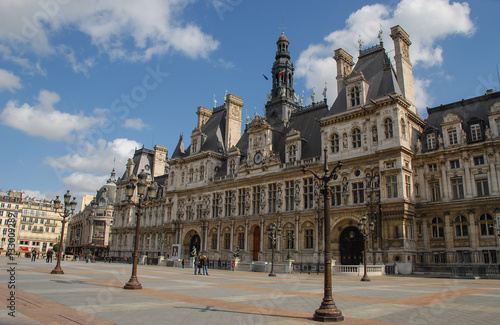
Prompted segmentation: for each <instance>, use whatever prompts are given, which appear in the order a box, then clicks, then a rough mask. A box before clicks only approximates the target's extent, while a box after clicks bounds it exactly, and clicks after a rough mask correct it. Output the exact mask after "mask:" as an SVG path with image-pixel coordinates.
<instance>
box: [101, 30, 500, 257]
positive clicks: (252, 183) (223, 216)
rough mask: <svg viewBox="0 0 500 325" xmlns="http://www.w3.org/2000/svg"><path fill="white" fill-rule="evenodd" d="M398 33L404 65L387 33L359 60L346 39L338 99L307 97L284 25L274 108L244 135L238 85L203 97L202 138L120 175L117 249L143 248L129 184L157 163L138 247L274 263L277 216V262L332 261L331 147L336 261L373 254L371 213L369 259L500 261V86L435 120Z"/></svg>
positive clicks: (144, 157) (144, 159) (147, 154)
mask: <svg viewBox="0 0 500 325" xmlns="http://www.w3.org/2000/svg"><path fill="white" fill-rule="evenodd" d="M391 31H392V34H391V37H392V38H393V40H394V42H395V46H396V48H397V49H398V50H397V51H396V57H395V66H396V69H395V68H394V67H393V66H392V64H391V61H390V59H389V58H388V56H387V53H386V52H385V49H384V47H383V44H382V43H380V44H377V45H375V46H373V47H372V48H370V49H366V50H361V51H360V53H359V57H358V61H357V63H356V64H354V61H353V59H352V56H351V55H350V54H348V53H347V52H345V51H344V50H342V49H339V50H337V51H335V56H334V58H335V60H337V67H338V69H337V81H338V83H339V85H338V87H337V89H338V97H337V98H336V100H335V101H334V103H333V104H332V105H328V103H327V98H326V91H325V92H324V96H323V99H322V100H320V101H317V99H315V97H314V93H313V94H312V95H311V104H310V105H308V106H304V104H303V95H302V98H301V97H300V96H299V95H298V94H296V93H295V91H294V89H293V73H294V67H293V64H292V63H291V61H290V54H289V51H288V46H289V44H290V43H289V41H288V39H287V38H286V37H285V36H284V35H281V37H280V38H279V39H278V41H277V48H278V49H277V52H276V57H275V62H274V64H273V66H272V71H271V73H272V76H273V77H272V89H271V93H270V94H269V95H268V97H267V98H268V101H267V103H266V105H265V112H266V113H265V116H263V117H261V116H259V115H257V114H256V115H255V117H254V118H252V119H249V118H248V117H247V123H246V125H245V130H244V132H243V133H242V135H241V136H240V129H239V127H240V126H239V123H238V116H236V115H235V112H236V113H238V114H240V115H241V107H242V106H243V100H242V99H241V98H239V97H236V96H234V95H231V94H229V95H227V96H226V97H225V101H224V104H223V105H221V106H219V107H215V108H214V109H213V110H209V109H206V108H204V107H199V108H198V111H197V114H198V118H197V123H196V120H194V122H195V123H194V124H195V125H196V127H195V129H194V130H193V133H192V137H191V145H190V146H189V147H188V148H186V147H185V145H184V141H183V138H182V136H181V138H180V140H179V143H178V145H177V147H176V148H175V150H174V153H173V154H172V157H171V158H170V159H168V157H165V161H166V162H167V163H164V166H165V174H164V175H160V174H159V173H158V172H156V170H157V169H156V168H155V166H152V165H154V164H155V162H156V161H158V155H159V154H161V156H162V157H163V155H167V154H168V153H167V152H166V150H164V149H165V148H163V147H161V148H156V147H155V150H148V149H145V148H142V149H139V150H136V152H135V155H134V157H133V158H132V159H130V160H129V162H128V164H127V171H126V172H125V174H124V175H123V177H121V178H120V179H119V180H118V181H117V203H116V205H115V211H114V226H113V242H112V244H111V248H110V255H111V256H114V257H120V258H123V257H130V256H131V253H132V249H133V245H132V244H133V241H134V236H135V222H136V214H135V212H136V211H135V206H133V205H131V204H129V203H128V202H127V200H126V197H125V186H126V185H127V184H128V183H130V182H136V181H137V175H138V174H139V173H140V172H141V171H142V170H144V171H145V172H146V173H148V174H149V176H148V182H152V181H155V182H157V183H158V185H159V186H160V190H159V191H158V195H157V197H156V198H155V199H154V200H153V202H152V204H150V205H148V206H147V207H146V208H145V209H144V211H143V219H142V220H141V228H140V235H139V239H138V240H139V250H140V252H139V255H147V256H148V258H149V259H150V260H151V261H152V260H155V259H157V258H159V257H160V256H165V257H169V255H171V253H172V247H173V245H176V244H178V245H180V248H181V255H180V256H181V258H185V259H186V258H188V257H189V256H190V255H191V252H192V251H193V247H195V248H196V252H201V253H203V254H205V255H207V256H208V257H209V259H211V260H219V259H220V260H230V259H232V257H233V253H234V251H235V250H236V248H237V247H239V248H240V249H241V255H240V256H241V261H242V263H245V262H246V263H249V262H251V261H269V260H270V258H271V241H270V238H269V236H268V234H267V229H268V228H269V227H270V226H271V225H272V224H273V223H277V224H278V225H280V226H281V228H282V233H281V237H280V239H279V240H278V242H277V244H276V250H275V261H276V262H278V263H280V262H284V261H285V259H286V258H287V257H288V255H289V254H290V255H291V257H292V258H293V259H294V260H295V263H320V262H322V261H323V257H322V251H323V245H324V244H323V233H324V229H322V225H323V222H322V218H323V199H322V195H321V194H320V190H319V184H318V183H317V182H316V181H315V180H314V178H313V177H312V176H311V175H310V174H303V172H302V166H307V167H308V168H309V169H311V170H313V171H315V172H316V173H318V174H319V173H322V171H323V163H322V162H323V159H324V155H325V152H324V151H323V150H324V149H325V148H326V149H327V150H326V155H327V161H328V163H329V166H330V170H332V169H333V167H334V166H336V165H337V163H338V162H339V161H341V162H342V168H341V169H340V170H339V171H338V173H337V177H336V178H335V179H334V180H333V181H331V182H330V183H329V186H330V187H331V191H332V194H331V200H330V201H331V214H330V216H331V219H332V220H331V225H332V229H331V243H330V244H331V248H332V252H333V258H334V259H335V260H336V261H337V264H345V265H357V264H359V263H361V262H362V252H363V239H362V236H361V233H360V231H359V229H358V222H359V220H360V219H361V218H362V217H363V216H364V215H366V216H367V217H368V222H372V221H373V222H374V223H375V230H374V232H373V233H372V234H371V236H370V238H369V240H368V247H367V260H368V263H369V264H372V263H378V264H380V263H384V264H387V263H395V262H396V263H399V264H400V265H403V264H406V265H410V267H411V266H412V265H414V264H432V263H445V262H446V263H455V262H468V261H469V260H470V261H471V262H474V263H497V255H498V244H499V239H498V237H497V236H495V232H494V231H493V230H492V229H491V228H489V226H490V225H494V222H495V220H496V219H497V218H498V217H499V216H500V214H499V212H498V210H497V208H496V207H497V206H499V203H500V193H499V176H500V175H499V167H500V161H499V159H500V156H499V150H498V148H499V145H498V144H499V140H500V117H498V114H499V106H500V94H499V93H489V94H486V95H484V96H480V97H477V98H474V99H470V100H467V101H462V102H458V103H452V104H449V105H446V106H444V107H436V108H433V109H429V110H428V113H429V117H428V118H427V119H426V120H424V119H423V118H422V117H421V116H420V115H419V113H418V110H417V108H416V107H415V106H414V94H413V76H412V70H411V63H410V60H409V46H410V45H411V42H410V40H409V36H408V35H407V34H406V32H404V30H403V29H402V28H401V27H400V26H396V27H393V28H392V29H391ZM332 54H333V53H332ZM332 73H333V72H332ZM465 111H466V112H465ZM467 112H468V113H467ZM473 113H474V114H473ZM453 129H455V133H454V131H453ZM463 134H465V135H463ZM433 139H434V140H433ZM455 140H456V141H455ZM433 141H434V142H433ZM450 141H451V142H450ZM481 157H482V158H481ZM162 159H163V158H162ZM456 160H459V162H458V163H457V162H456ZM162 161H163V160H162ZM452 161H453V162H452ZM476 162H477V164H476ZM162 166H163V165H162ZM152 170H153V171H155V172H154V173H152ZM455 194H456V195H455ZM457 217H458V219H457ZM462 217H463V218H462ZM176 247H177V246H176Z"/></svg>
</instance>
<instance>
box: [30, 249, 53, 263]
mask: <svg viewBox="0 0 500 325" xmlns="http://www.w3.org/2000/svg"><path fill="white" fill-rule="evenodd" d="M53 256H54V250H53V249H52V248H51V249H49V250H48V251H47V255H45V254H42V257H45V262H47V263H52V257H53ZM37 258H40V252H38V251H37V250H36V249H35V248H33V249H32V250H31V261H32V262H36V259H37Z"/></svg>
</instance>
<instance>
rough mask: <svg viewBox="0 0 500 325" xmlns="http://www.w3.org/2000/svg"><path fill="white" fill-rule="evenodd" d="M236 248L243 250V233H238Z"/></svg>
mask: <svg viewBox="0 0 500 325" xmlns="http://www.w3.org/2000/svg"><path fill="white" fill-rule="evenodd" d="M238 247H239V248H241V249H243V248H245V233H244V232H238Z"/></svg>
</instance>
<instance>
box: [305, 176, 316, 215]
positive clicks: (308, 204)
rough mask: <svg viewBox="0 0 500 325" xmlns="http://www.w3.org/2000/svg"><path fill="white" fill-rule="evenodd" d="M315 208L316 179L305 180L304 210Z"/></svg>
mask: <svg viewBox="0 0 500 325" xmlns="http://www.w3.org/2000/svg"><path fill="white" fill-rule="evenodd" d="M312 208H314V179H313V178H312V177H308V178H304V209H312Z"/></svg>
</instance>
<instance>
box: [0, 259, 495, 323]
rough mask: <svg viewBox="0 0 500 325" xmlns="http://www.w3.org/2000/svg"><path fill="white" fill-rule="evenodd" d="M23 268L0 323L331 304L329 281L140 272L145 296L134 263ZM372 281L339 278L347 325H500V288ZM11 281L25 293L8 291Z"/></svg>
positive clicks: (260, 318)
mask: <svg viewBox="0 0 500 325" xmlns="http://www.w3.org/2000/svg"><path fill="white" fill-rule="evenodd" d="M13 262H14V263H17V264H15V265H14V264H11V265H7V263H8V260H7V258H6V257H5V256H0V267H1V268H2V269H3V270H4V271H3V272H1V273H0V297H1V299H2V301H3V304H2V306H1V307H0V324H30V325H31V324H120V325H122V324H138V323H142V324H287V325H289V324H304V323H317V322H314V321H313V320H312V315H313V314H314V311H315V310H316V309H317V308H318V307H319V306H320V304H321V301H322V297H323V279H324V277H323V275H322V274H319V275H316V274H311V275H308V274H291V275H290V274H278V276H277V277H276V278H273V277H268V276H267V274H266V273H252V272H232V271H220V270H209V272H210V275H209V276H201V275H194V274H193V272H194V271H193V269H188V268H186V269H181V268H173V267H160V266H143V265H140V266H139V267H138V279H139V281H140V282H141V283H142V286H143V289H142V290H124V289H123V285H124V284H125V283H126V282H127V281H128V280H129V278H130V274H131V271H132V265H130V264H119V263H111V264H109V263H102V262H98V263H85V262H72V261H63V262H62V264H61V265H62V269H63V270H64V272H65V274H61V275H55V274H50V271H51V270H52V269H53V268H54V267H55V265H56V261H54V262H53V263H52V264H50V263H46V262H45V261H44V260H37V261H36V262H30V259H25V258H23V257H21V258H16V259H15V261H13ZM9 270H11V271H10V272H8V271H9ZM371 279H372V281H371V282H361V281H359V280H360V277H357V276H333V295H334V299H335V302H336V304H337V307H338V308H339V309H340V310H341V311H342V314H343V315H344V317H345V321H344V322H343V324H447V325H450V324H451V323H453V324H454V325H458V324H498V322H499V319H500V306H499V303H498V302H499V301H500V280H456V279H436V278H423V277H408V276H405V277H398V276H378V277H371ZM9 281H10V282H11V284H10V285H11V286H12V285H13V284H15V289H14V288H12V289H9V288H8V286H9ZM12 281H15V283H14V282H12ZM11 291H13V292H14V294H12V293H11ZM10 297H15V300H14V304H12V303H10V301H9V300H8V299H12V298H10ZM11 301H12V300H11ZM9 303H10V304H11V305H12V306H13V308H15V316H16V317H15V318H14V317H11V316H9V313H12V310H11V309H8V308H7V306H8V304H9Z"/></svg>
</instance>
